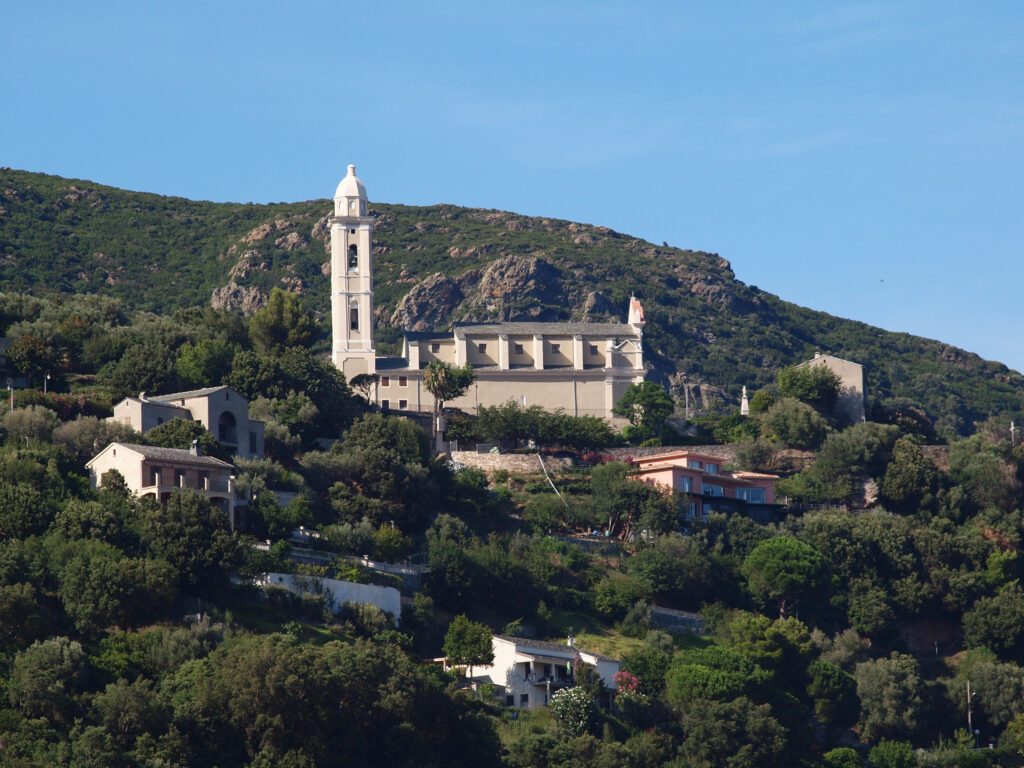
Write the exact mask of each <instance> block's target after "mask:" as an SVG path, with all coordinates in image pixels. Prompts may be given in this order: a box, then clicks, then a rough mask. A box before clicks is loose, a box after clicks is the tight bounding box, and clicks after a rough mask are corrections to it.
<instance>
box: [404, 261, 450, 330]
mask: <svg viewBox="0 0 1024 768" xmlns="http://www.w3.org/2000/svg"><path fill="white" fill-rule="evenodd" d="M463 277H465V276H463ZM463 298H464V297H463V294H462V287H461V285H460V284H459V282H458V281H457V280H453V279H452V278H450V277H445V276H444V275H442V274H441V273H440V272H435V273H434V274H432V275H430V276H428V277H426V278H424V279H423V280H421V281H420V282H419V283H417V284H416V286H415V287H414V288H413V289H412V290H411V291H409V292H408V293H407V294H405V296H403V297H402V300H401V301H399V302H398V306H397V307H396V308H395V311H394V312H393V313H392V315H391V324H392V325H393V326H395V327H397V328H401V329H403V330H406V331H426V330H429V329H431V328H443V327H445V326H446V325H447V324H448V317H449V316H450V315H451V314H452V312H454V311H455V308H456V307H457V306H458V305H459V303H460V302H461V301H462V299H463Z"/></svg>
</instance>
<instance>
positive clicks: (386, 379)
mask: <svg viewBox="0 0 1024 768" xmlns="http://www.w3.org/2000/svg"><path fill="white" fill-rule="evenodd" d="M380 385H381V386H382V387H390V386H391V377H390V376H381V377H380Z"/></svg>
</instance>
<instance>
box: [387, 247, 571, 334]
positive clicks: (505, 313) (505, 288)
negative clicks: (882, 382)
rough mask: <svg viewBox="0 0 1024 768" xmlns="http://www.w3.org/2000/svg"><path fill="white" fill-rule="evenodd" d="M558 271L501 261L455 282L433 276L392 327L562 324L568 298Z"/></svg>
mask: <svg viewBox="0 0 1024 768" xmlns="http://www.w3.org/2000/svg"><path fill="white" fill-rule="evenodd" d="M560 277H561V275H560V274H559V272H558V270H557V269H555V268H554V267H553V266H551V265H550V264H548V263H547V262H546V261H543V260H542V259H538V258H536V257H533V256H503V257H501V258H499V259H495V260H494V261H492V262H491V263H490V264H488V265H487V267H486V268H485V269H483V270H482V271H481V270H475V269H473V270H469V271H467V272H464V273H463V274H461V275H459V276H458V277H455V278H451V277H445V276H444V275H442V274H441V273H439V272H438V273H435V274H433V275H430V276H429V277H427V278H425V279H424V280H421V281H420V282H419V283H417V284H416V285H415V286H414V287H413V288H412V290H410V291H409V292H408V293H407V294H406V295H405V296H404V297H403V298H402V300H401V301H400V302H399V303H398V307H397V308H396V309H395V311H394V313H393V314H392V315H391V323H392V325H395V326H397V327H399V328H402V329H404V330H410V331H422V330H428V329H431V328H444V327H445V326H446V325H447V323H448V320H449V318H452V317H455V318H457V319H459V320H466V321H470V322H496V321H509V320H547V321H551V320H558V319H561V318H562V317H563V310H564V308H565V305H566V295H565V291H564V290H563V288H562V285H561V280H560Z"/></svg>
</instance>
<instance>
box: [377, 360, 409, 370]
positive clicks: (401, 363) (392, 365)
mask: <svg viewBox="0 0 1024 768" xmlns="http://www.w3.org/2000/svg"><path fill="white" fill-rule="evenodd" d="M375 364H376V366H377V370H378V371H399V370H403V369H407V368H408V367H409V361H408V360H406V359H405V358H404V357H378V358H377V360H376V363H375Z"/></svg>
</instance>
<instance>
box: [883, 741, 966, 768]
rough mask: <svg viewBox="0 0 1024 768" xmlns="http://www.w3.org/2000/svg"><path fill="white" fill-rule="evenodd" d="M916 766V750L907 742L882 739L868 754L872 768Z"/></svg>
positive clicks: (907, 767) (910, 767)
mask: <svg viewBox="0 0 1024 768" xmlns="http://www.w3.org/2000/svg"><path fill="white" fill-rule="evenodd" d="M916 765H917V755H915V754H914V748H913V747H912V746H910V744H908V743H907V742H905V741H891V740H890V739H882V740H881V741H880V742H878V744H876V745H875V746H873V747H872V748H871V751H870V752H869V753H868V766H870V768H914V767H915V766H916ZM958 765H961V763H958Z"/></svg>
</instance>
